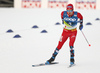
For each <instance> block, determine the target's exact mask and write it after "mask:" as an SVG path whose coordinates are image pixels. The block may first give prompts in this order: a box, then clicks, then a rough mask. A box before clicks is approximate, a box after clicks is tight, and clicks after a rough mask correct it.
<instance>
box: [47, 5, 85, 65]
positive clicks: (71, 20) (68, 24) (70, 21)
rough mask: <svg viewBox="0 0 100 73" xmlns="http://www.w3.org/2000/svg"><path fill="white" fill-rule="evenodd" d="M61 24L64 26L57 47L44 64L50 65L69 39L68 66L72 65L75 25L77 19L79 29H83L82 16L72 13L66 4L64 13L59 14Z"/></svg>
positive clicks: (71, 7) (69, 6)
mask: <svg viewBox="0 0 100 73" xmlns="http://www.w3.org/2000/svg"><path fill="white" fill-rule="evenodd" d="M61 18H62V23H63V24H65V27H64V29H63V32H62V35H61V38H60V40H59V43H58V46H57V48H56V49H55V51H54V53H53V55H52V57H51V58H50V59H49V60H47V61H46V64H50V63H51V62H53V61H54V60H55V57H56V56H57V54H58V52H59V50H60V49H61V48H62V46H63V44H64V43H65V41H66V40H67V39H68V38H69V39H70V41H69V47H70V65H74V62H75V60H74V42H75V39H76V35H77V23H78V19H80V21H81V22H80V26H79V29H80V30H82V29H83V16H82V15H81V14H80V13H79V12H77V11H74V8H73V5H72V4H68V5H67V8H66V11H63V12H62V13H61Z"/></svg>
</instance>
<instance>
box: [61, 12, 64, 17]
mask: <svg viewBox="0 0 100 73" xmlns="http://www.w3.org/2000/svg"><path fill="white" fill-rule="evenodd" d="M63 14H64V11H63V12H61V18H62V19H63Z"/></svg>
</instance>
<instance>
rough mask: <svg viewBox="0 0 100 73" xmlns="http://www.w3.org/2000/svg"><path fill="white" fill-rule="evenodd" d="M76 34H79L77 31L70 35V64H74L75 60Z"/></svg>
mask: <svg viewBox="0 0 100 73" xmlns="http://www.w3.org/2000/svg"><path fill="white" fill-rule="evenodd" d="M76 35H77V31H74V32H73V33H72V34H71V36H70V42H69V46H70V64H74V62H75V60H74V56H75V53H74V42H75V39H76Z"/></svg>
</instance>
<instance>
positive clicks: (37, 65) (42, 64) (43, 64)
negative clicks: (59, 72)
mask: <svg viewBox="0 0 100 73" xmlns="http://www.w3.org/2000/svg"><path fill="white" fill-rule="evenodd" d="M54 64H58V62H53V63H50V64H45V63H40V64H35V65H32V67H39V66H46V65H54Z"/></svg>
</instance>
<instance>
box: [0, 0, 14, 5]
mask: <svg viewBox="0 0 100 73" xmlns="http://www.w3.org/2000/svg"><path fill="white" fill-rule="evenodd" d="M0 7H14V0H0Z"/></svg>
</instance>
